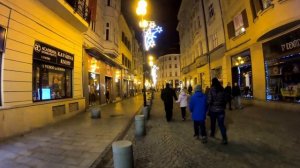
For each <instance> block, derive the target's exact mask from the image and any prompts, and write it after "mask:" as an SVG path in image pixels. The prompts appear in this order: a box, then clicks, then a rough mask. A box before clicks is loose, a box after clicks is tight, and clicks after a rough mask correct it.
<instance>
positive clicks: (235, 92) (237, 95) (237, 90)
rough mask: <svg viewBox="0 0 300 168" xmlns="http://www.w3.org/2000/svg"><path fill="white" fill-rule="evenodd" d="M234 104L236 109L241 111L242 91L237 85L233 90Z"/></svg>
mask: <svg viewBox="0 0 300 168" xmlns="http://www.w3.org/2000/svg"><path fill="white" fill-rule="evenodd" d="M232 97H233V104H234V108H235V109H241V108H242V106H241V89H240V87H239V86H238V84H237V83H234V86H233V88H232Z"/></svg>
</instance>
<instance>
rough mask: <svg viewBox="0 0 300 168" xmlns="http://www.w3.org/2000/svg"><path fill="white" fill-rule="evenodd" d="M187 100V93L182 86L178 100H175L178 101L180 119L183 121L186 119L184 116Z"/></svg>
mask: <svg viewBox="0 0 300 168" xmlns="http://www.w3.org/2000/svg"><path fill="white" fill-rule="evenodd" d="M187 101H188V94H187V93H186V89H184V88H183V89H182V90H181V91H180V94H179V96H178V100H177V101H176V102H177V103H180V108H181V117H182V121H185V119H186V117H185V116H186V106H187V103H188V102H187Z"/></svg>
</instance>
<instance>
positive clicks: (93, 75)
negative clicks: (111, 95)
mask: <svg viewBox="0 0 300 168" xmlns="http://www.w3.org/2000/svg"><path fill="white" fill-rule="evenodd" d="M99 67H100V61H99V60H97V59H95V58H94V57H90V56H88V91H89V96H88V97H89V100H88V102H89V106H92V105H99V104H100V103H101V94H100V90H101V89H100V88H101V87H100V86H101V83H100V69H99Z"/></svg>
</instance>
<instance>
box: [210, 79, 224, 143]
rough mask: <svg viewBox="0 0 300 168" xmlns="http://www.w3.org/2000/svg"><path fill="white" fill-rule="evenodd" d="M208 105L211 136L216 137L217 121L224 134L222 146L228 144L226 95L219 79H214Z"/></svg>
mask: <svg viewBox="0 0 300 168" xmlns="http://www.w3.org/2000/svg"><path fill="white" fill-rule="evenodd" d="M207 102H208V105H209V116H210V123H211V126H210V129H211V132H210V136H211V137H215V130H216V121H218V126H219V128H220V132H221V134H222V138H223V140H222V144H224V145H226V144H227V134H226V128H225V124H224V120H225V109H226V95H225V92H224V88H223V86H222V85H221V84H220V82H219V80H218V79H217V78H213V79H212V85H211V89H210V91H209V93H208V101H207Z"/></svg>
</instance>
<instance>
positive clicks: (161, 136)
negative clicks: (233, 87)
mask: <svg viewBox="0 0 300 168" xmlns="http://www.w3.org/2000/svg"><path fill="white" fill-rule="evenodd" d="M174 107H175V108H174V111H173V112H174V121H173V122H170V123H167V122H166V120H165V118H164V108H163V104H162V101H161V100H160V98H159V94H156V95H155V99H154V101H153V106H152V111H151V118H150V120H148V122H147V135H146V136H145V137H144V138H142V139H138V140H136V139H135V138H134V124H133V125H132V126H131V129H130V130H129V132H128V133H127V136H126V137H125V139H127V140H130V141H132V142H133V144H134V146H133V148H134V159H135V165H136V167H137V168H146V167H149V168H150V167H151V168H166V167H169V168H201V167H203V168H207V167H209V168H233V167H234V168H240V167H243V168H246V167H249V168H253V167H275V168H296V167H300V159H299V158H300V154H299V149H300V141H299V138H300V132H299V131H296V132H295V128H298V127H299V126H300V123H299V122H298V118H299V117H300V116H299V115H300V114H299V113H292V112H288V111H285V112H281V111H269V110H268V109H262V108H259V107H253V106H249V107H245V108H244V109H243V110H233V111H227V116H226V126H227V129H228V137H229V144H228V145H226V146H224V145H221V144H220V142H221V138H220V132H219V131H217V133H216V139H212V138H209V139H208V143H207V144H202V143H201V141H199V140H195V139H194V137H193V122H192V121H191V120H190V119H189V120H188V121H181V115H180V109H179V108H178V104H174ZM189 118H190V117H189ZM207 130H208V132H209V119H207ZM112 164H113V163H112V161H111V160H110V162H108V163H107V165H106V168H109V167H112Z"/></svg>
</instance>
